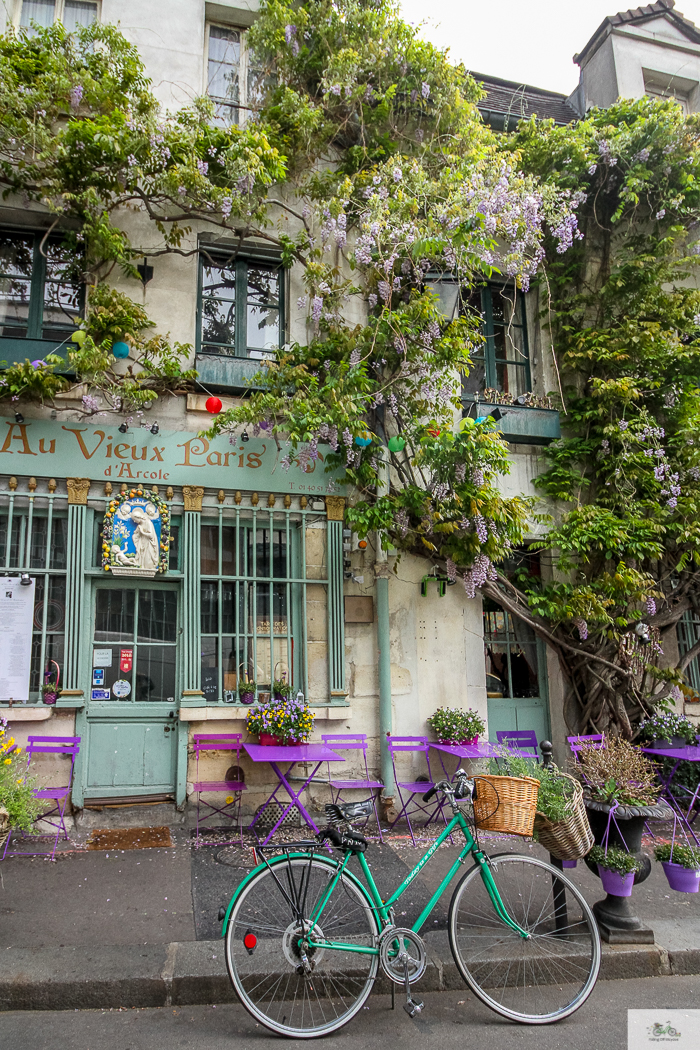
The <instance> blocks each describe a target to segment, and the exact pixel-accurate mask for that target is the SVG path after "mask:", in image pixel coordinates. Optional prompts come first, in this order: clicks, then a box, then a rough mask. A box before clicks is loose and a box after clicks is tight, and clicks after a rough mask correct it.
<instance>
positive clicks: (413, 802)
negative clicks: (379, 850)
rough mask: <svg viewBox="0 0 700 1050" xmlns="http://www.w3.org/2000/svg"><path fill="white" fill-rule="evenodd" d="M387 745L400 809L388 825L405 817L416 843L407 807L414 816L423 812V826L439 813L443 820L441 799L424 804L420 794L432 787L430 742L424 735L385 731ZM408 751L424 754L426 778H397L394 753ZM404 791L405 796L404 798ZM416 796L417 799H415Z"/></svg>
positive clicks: (413, 840)
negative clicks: (424, 818)
mask: <svg viewBox="0 0 700 1050" xmlns="http://www.w3.org/2000/svg"><path fill="white" fill-rule="evenodd" d="M387 747H388V748H389V754H390V755H391V764H392V766H393V767H394V781H395V783H396V790H397V791H398V793H399V799H400V800H401V809H400V811H399V813H398V815H397V817H396V820H394V821H393V822H392V823H391V824H390V825H389V827H390V828H393V827H394V825H395V824H397V822H398V821H399V820H400V819H401V817H402V816H403V817H405V818H406V823H407V824H408V830H409V831H410V833H411V840H412V842H413V845H414V846H415V845H416V838H415V835H414V834H413V827H412V825H411V818H410V815H409V807H410V809H411V812H412V813H413V815H414V817H415V816H416V815H417V814H418V813H424V814H426V815H427V818H428V819H427V820H426V821H425V823H424V824H423V827H427V826H428V824H430V823H431V822H432V821H433V820H434V819H435V817H436V815H437V814H438V813H439V814H440V815H441V816H442V819H443V820H445V815H444V813H443V812H442V801H439V802H438V804H437V805H435V804H434V803H433V802H430V803H429V804H424V803H423V799H422V795H423V794H424V793H425V792H426V791H428V790H429V789H430V788H431V787H434V786H435V784H434V781H433V775H432V773H431V771H430V758H429V757H428V751H429V750H430V744H429V742H428V739H427V737H424V736H390V735H389V734H388V733H387ZM406 752H410V753H413V754H418V753H422V754H424V755H425V762H426V765H427V767H428V779H427V780H399V778H398V776H397V773H396V755H397V754H403V753H406ZM404 792H405V793H406V796H407V797H406V798H404ZM416 795H417V796H418V800H417V799H416Z"/></svg>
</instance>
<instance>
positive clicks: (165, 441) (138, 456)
mask: <svg viewBox="0 0 700 1050" xmlns="http://www.w3.org/2000/svg"><path fill="white" fill-rule="evenodd" d="M233 437H234V440H233V441H231V440H229V437H228V435H219V436H217V437H215V438H205V437H200V436H199V435H198V434H194V433H192V432H188V431H185V430H173V431H165V432H163V431H160V432H159V433H158V434H155V435H154V434H151V431H150V429H148V430H147V429H145V428H136V427H135V428H134V429H133V430H130V431H127V433H126V434H121V433H120V432H119V430H118V428H117V427H109V426H103V425H102V424H92V423H60V422H57V421H52V420H43V419H36V420H26V421H25V422H22V423H16V422H15V421H14V420H10V419H4V420H2V421H0V472H1V473H5V474H20V473H21V474H41V475H43V476H47V475H48V476H54V475H55V476H59V477H76V476H79V477H84V478H90V480H91V481H112V482H118V483H119V484H122V483H126V484H127V485H130V486H133V485H135V484H136V485H139V484H140V485H148V486H149V487H150V486H152V485H154V484H165V485H192V484H197V485H203V486H208V487H210V488H218V487H221V486H226V487H227V488H234V489H253V490H269V491H274V492H289V493H294V492H298V493H300V494H301V493H304V494H307V495H309V494H313V493H318V494H320V495H325V493H327V492H331V491H333V489H334V487H335V485H334V483H333V481H332V480H331V479H332V478H333V474H332V473H328V474H327V473H326V472H325V470H324V460H325V454H326V453H325V452H324V451H323V448H322V451H321V453H320V455H319V459H318V460H317V461H316V462H315V463H311V464H309V465H308V467H307V469H303V468H302V467H301V466H299V463H298V462H295V461H294V460H292V464H291V466H290V468H289V470H287V469H286V465H285V466H283V465H282V460H283V459H284V457H285V455H287V454H288V452H289V449H288V448H286V447H285V443H282V447H281V448H280V449H278V448H277V445H276V442H275V440H274V439H273V438H266V439H265V440H261V439H259V438H251V439H250V440H249V441H247V442H243V441H241V440H240V437H239V436H238V435H233Z"/></svg>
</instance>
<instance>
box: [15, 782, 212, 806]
mask: <svg viewBox="0 0 700 1050" xmlns="http://www.w3.org/2000/svg"><path fill="white" fill-rule="evenodd" d="M17 783H18V784H19V780H18V781H17ZM232 802H233V795H227V796H226V805H227V806H230V805H231V803H232Z"/></svg>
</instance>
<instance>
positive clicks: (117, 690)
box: [112, 678, 131, 700]
mask: <svg viewBox="0 0 700 1050" xmlns="http://www.w3.org/2000/svg"><path fill="white" fill-rule="evenodd" d="M112 692H113V693H114V695H115V696H116V697H118V698H119V699H120V700H123V699H124V698H125V697H127V696H128V695H129V693H130V692H131V682H127V681H126V679H125V678H118V679H117V681H116V682H115V683H114V685H113V686H112Z"/></svg>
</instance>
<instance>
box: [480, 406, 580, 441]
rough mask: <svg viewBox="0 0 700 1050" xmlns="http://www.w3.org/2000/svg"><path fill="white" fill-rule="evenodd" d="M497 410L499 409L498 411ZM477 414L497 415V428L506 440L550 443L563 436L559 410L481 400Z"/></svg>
mask: <svg viewBox="0 0 700 1050" xmlns="http://www.w3.org/2000/svg"><path fill="white" fill-rule="evenodd" d="M496 410H497V411H496ZM477 415H479V416H491V415H495V417H496V429H497V430H499V431H500V432H501V435H502V436H503V438H504V439H505V440H506V441H511V442H513V443H514V444H519V445H548V444H549V443H550V441H556V440H557V439H558V438H560V437H561V426H560V424H559V412H558V411H557V410H556V409H553V408H530V407H529V406H527V405H493V404H487V403H486V402H479V404H478V406H477Z"/></svg>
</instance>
